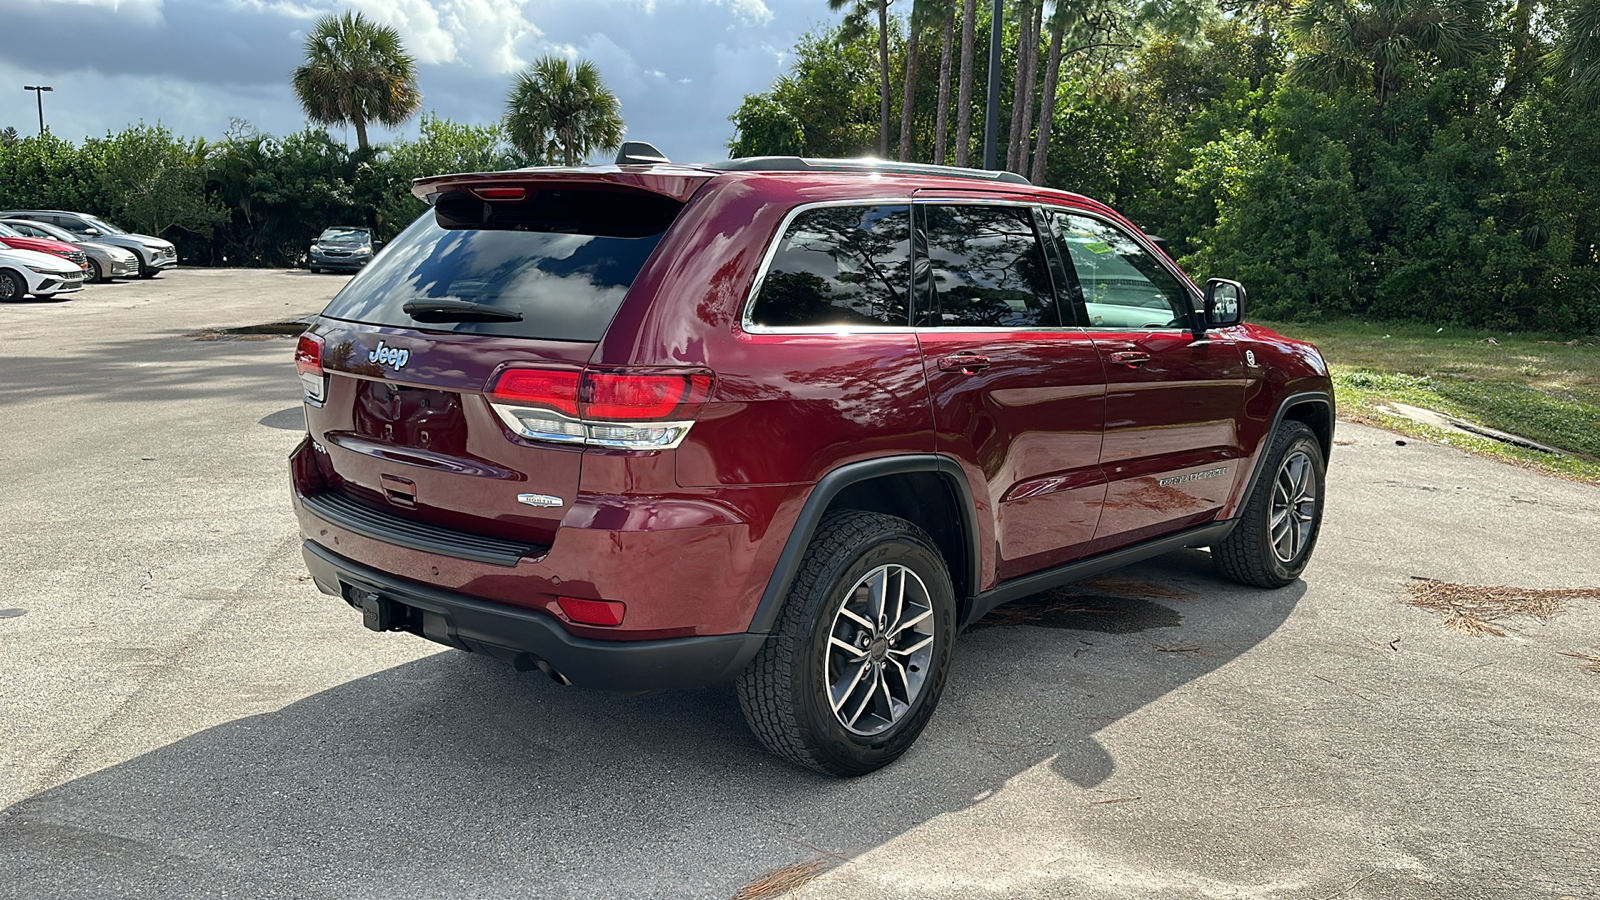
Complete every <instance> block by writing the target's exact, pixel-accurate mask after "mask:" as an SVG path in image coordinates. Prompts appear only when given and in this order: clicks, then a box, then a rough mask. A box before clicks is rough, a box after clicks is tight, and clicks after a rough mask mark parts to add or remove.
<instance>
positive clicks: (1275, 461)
mask: <svg viewBox="0 0 1600 900" xmlns="http://www.w3.org/2000/svg"><path fill="white" fill-rule="evenodd" d="M1296 450H1299V451H1303V452H1304V453H1305V454H1306V456H1307V458H1309V459H1310V460H1311V471H1312V475H1313V477H1314V478H1315V480H1316V485H1315V491H1316V498H1317V505H1316V508H1315V509H1314V510H1313V512H1312V514H1311V537H1310V538H1309V539H1308V540H1307V541H1306V542H1305V545H1304V546H1302V547H1301V548H1300V552H1299V553H1297V554H1295V557H1294V559H1291V560H1290V561H1289V562H1287V563H1285V562H1284V561H1282V560H1280V559H1278V553H1277V550H1276V548H1275V546H1274V545H1273V543H1272V491H1273V487H1274V485H1276V484H1277V482H1278V470H1279V469H1280V468H1282V466H1283V461H1284V460H1285V459H1288V458H1289V456H1290V454H1292V453H1294V452H1295V451H1296ZM1327 471H1328V468H1327V463H1325V462H1324V461H1323V458H1322V447H1321V446H1320V445H1318V443H1317V440H1316V437H1315V435H1313V434H1312V433H1311V429H1309V428H1306V427H1305V426H1303V425H1302V426H1300V427H1299V428H1296V429H1292V430H1291V431H1289V432H1288V433H1287V434H1285V435H1284V437H1283V438H1282V439H1281V440H1280V441H1279V446H1278V447H1275V448H1274V452H1273V454H1272V465H1271V468H1270V469H1269V470H1268V472H1267V477H1266V478H1264V479H1262V484H1261V485H1260V487H1259V491H1260V501H1259V503H1258V508H1257V510H1256V523H1255V526H1256V527H1258V528H1260V529H1261V535H1262V541H1261V546H1262V550H1263V560H1262V561H1263V562H1264V563H1266V566H1267V569H1268V570H1269V571H1270V572H1271V573H1272V574H1273V575H1274V576H1276V577H1277V579H1278V580H1279V581H1281V582H1282V583H1284V584H1288V583H1289V582H1291V581H1293V580H1295V579H1296V578H1299V577H1300V573H1301V572H1304V571H1305V568H1306V565H1307V564H1308V563H1309V562H1310V561H1311V554H1312V552H1313V551H1315V550H1316V549H1317V537H1318V536H1319V535H1321V534H1322V507H1323V505H1324V504H1325V502H1326V500H1327V497H1326V490H1325V488H1326V485H1327V477H1326V476H1327Z"/></svg>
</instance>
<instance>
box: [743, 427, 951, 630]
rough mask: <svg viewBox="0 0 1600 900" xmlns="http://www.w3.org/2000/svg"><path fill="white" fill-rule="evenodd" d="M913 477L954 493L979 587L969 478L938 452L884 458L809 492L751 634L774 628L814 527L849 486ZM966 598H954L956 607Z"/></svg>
mask: <svg viewBox="0 0 1600 900" xmlns="http://www.w3.org/2000/svg"><path fill="white" fill-rule="evenodd" d="M912 472H932V473H935V474H938V475H941V476H943V478H944V480H945V481H946V482H948V483H949V484H950V486H951V488H952V489H954V490H955V492H956V506H957V508H958V509H959V510H960V513H961V519H962V521H961V523H960V524H961V531H962V535H963V537H964V541H963V544H964V547H965V550H966V554H967V559H966V565H967V571H968V572H969V573H970V576H971V577H970V579H969V580H970V581H972V582H973V584H977V583H978V580H979V572H978V533H977V519H978V513H977V507H976V506H975V505H974V503H973V500H972V488H971V486H970V485H968V484H967V476H966V473H965V472H964V471H963V470H962V468H961V464H960V463H958V462H956V461H955V460H953V459H951V458H950V457H948V456H941V455H939V454H937V453H918V454H908V455H905V456H886V457H879V458H877V459H868V460H862V461H861V462H854V463H847V464H845V465H842V466H840V467H839V468H837V469H834V470H832V471H831V472H829V473H828V474H826V475H824V476H822V478H821V480H819V481H818V482H817V483H816V486H815V487H813V488H812V489H811V493H810V495H809V496H807V497H806V502H805V505H804V506H802V507H801V508H800V515H799V517H797V518H796V519H795V523H794V528H793V529H791V530H790V532H789V537H788V539H787V540H785V541H784V545H783V552H782V553H781V554H780V555H779V556H778V563H777V565H776V566H774V567H773V570H772V575H771V576H770V577H769V578H768V579H767V588H766V590H765V591H763V592H762V594H761V602H760V603H759V604H757V606H756V611H755V615H753V616H752V617H751V619H750V628H749V630H750V631H751V632H757V633H761V634H767V633H770V632H771V631H772V629H773V627H774V626H775V625H776V624H777V621H778V614H779V613H780V612H781V611H782V609H783V601H784V599H785V598H786V597H787V596H788V595H789V587H790V586H791V585H793V584H794V579H795V575H796V574H797V573H798V572H799V571H800V560H801V559H802V558H804V557H805V553H806V547H807V546H809V545H810V543H811V537H812V535H814V534H815V533H816V530H817V524H818V523H819V522H821V521H822V515H823V513H825V512H827V511H828V507H829V506H830V505H831V504H832V503H833V499H834V498H835V497H837V496H838V495H839V492H840V491H843V490H844V489H845V488H847V487H849V486H850V485H852V484H858V483H860V482H863V481H870V480H872V479H874V478H883V477H885V476H888V475H903V474H908V473H912ZM964 599H965V598H962V597H957V598H956V600H957V602H960V601H962V600H964Z"/></svg>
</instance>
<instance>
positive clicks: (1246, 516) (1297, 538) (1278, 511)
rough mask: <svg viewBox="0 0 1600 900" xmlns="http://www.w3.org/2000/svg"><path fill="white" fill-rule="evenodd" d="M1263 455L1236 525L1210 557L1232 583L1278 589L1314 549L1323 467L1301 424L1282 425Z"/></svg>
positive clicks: (1317, 447)
mask: <svg viewBox="0 0 1600 900" xmlns="http://www.w3.org/2000/svg"><path fill="white" fill-rule="evenodd" d="M1268 452H1269V454H1270V455H1269V456H1268V457H1267V468H1266V469H1265V470H1264V473H1263V477H1262V479H1261V481H1260V482H1258V483H1257V484H1256V486H1255V489H1254V490H1253V491H1251V492H1250V496H1249V497H1248V498H1246V500H1245V508H1244V512H1243V513H1242V514H1241V515H1240V517H1239V524H1238V525H1237V526H1235V527H1234V529H1233V531H1232V532H1230V533H1229V534H1228V536H1227V537H1226V538H1224V539H1223V540H1222V542H1221V543H1219V544H1217V545H1216V546H1214V547H1212V548H1211V556H1212V559H1214V560H1215V561H1216V563H1217V566H1218V568H1220V569H1221V570H1222V573H1223V574H1224V575H1226V576H1228V577H1229V578H1231V579H1233V580H1234V581H1237V582H1240V583H1242V584H1249V585H1254V586H1256V587H1263V588H1279V587H1283V586H1284V585H1286V584H1289V583H1290V582H1292V581H1294V580H1295V579H1296V578H1298V577H1300V573H1301V572H1302V571H1304V570H1305V567H1306V563H1308V562H1310V560H1311V551H1312V550H1313V549H1315V548H1316V546H1317V532H1318V531H1319V530H1320V528H1321V526H1322V493H1323V491H1322V488H1323V480H1324V477H1325V475H1326V473H1327V464H1326V463H1325V462H1323V458H1322V446H1321V445H1320V444H1319V443H1318V442H1317V436H1316V435H1315V434H1314V433H1312V431H1311V429H1310V428H1309V427H1307V426H1306V425H1305V424H1304V423H1302V422H1295V421H1286V422H1284V423H1283V425H1282V426H1281V427H1280V428H1279V429H1278V433H1277V435H1276V436H1275V437H1274V439H1273V441H1272V447H1271V448H1270V450H1269V451H1268Z"/></svg>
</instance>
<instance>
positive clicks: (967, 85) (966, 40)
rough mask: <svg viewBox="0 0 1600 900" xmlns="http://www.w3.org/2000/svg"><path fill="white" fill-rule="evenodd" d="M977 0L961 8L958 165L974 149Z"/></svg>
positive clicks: (969, 0) (964, 163)
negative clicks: (974, 67)
mask: <svg viewBox="0 0 1600 900" xmlns="http://www.w3.org/2000/svg"><path fill="white" fill-rule="evenodd" d="M977 7H978V2H977V0H966V4H965V5H964V6H963V7H962V9H961V86H960V87H959V88H958V89H957V90H956V165H958V166H964V165H966V164H967V154H968V153H970V152H971V151H972V41H973V31H974V29H975V28H976V27H977V18H978V8H977Z"/></svg>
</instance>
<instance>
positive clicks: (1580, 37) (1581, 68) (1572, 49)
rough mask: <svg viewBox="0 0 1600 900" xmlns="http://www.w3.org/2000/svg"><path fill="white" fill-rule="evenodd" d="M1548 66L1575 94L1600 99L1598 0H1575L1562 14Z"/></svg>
mask: <svg viewBox="0 0 1600 900" xmlns="http://www.w3.org/2000/svg"><path fill="white" fill-rule="evenodd" d="M1561 26H1562V27H1561V29H1560V30H1559V32H1558V36H1557V38H1556V45H1555V50H1553V51H1552V52H1551V53H1550V58H1549V59H1550V68H1551V69H1552V70H1553V71H1554V72H1555V73H1556V74H1557V75H1559V76H1561V77H1563V78H1565V79H1566V82H1567V86H1568V88H1569V89H1570V90H1571V91H1572V92H1573V93H1574V94H1575V95H1577V96H1578V97H1580V98H1583V99H1585V100H1589V101H1600V0H1574V2H1571V3H1569V4H1568V5H1567V8H1566V10H1565V14H1564V15H1563V16H1562V22H1561Z"/></svg>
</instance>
